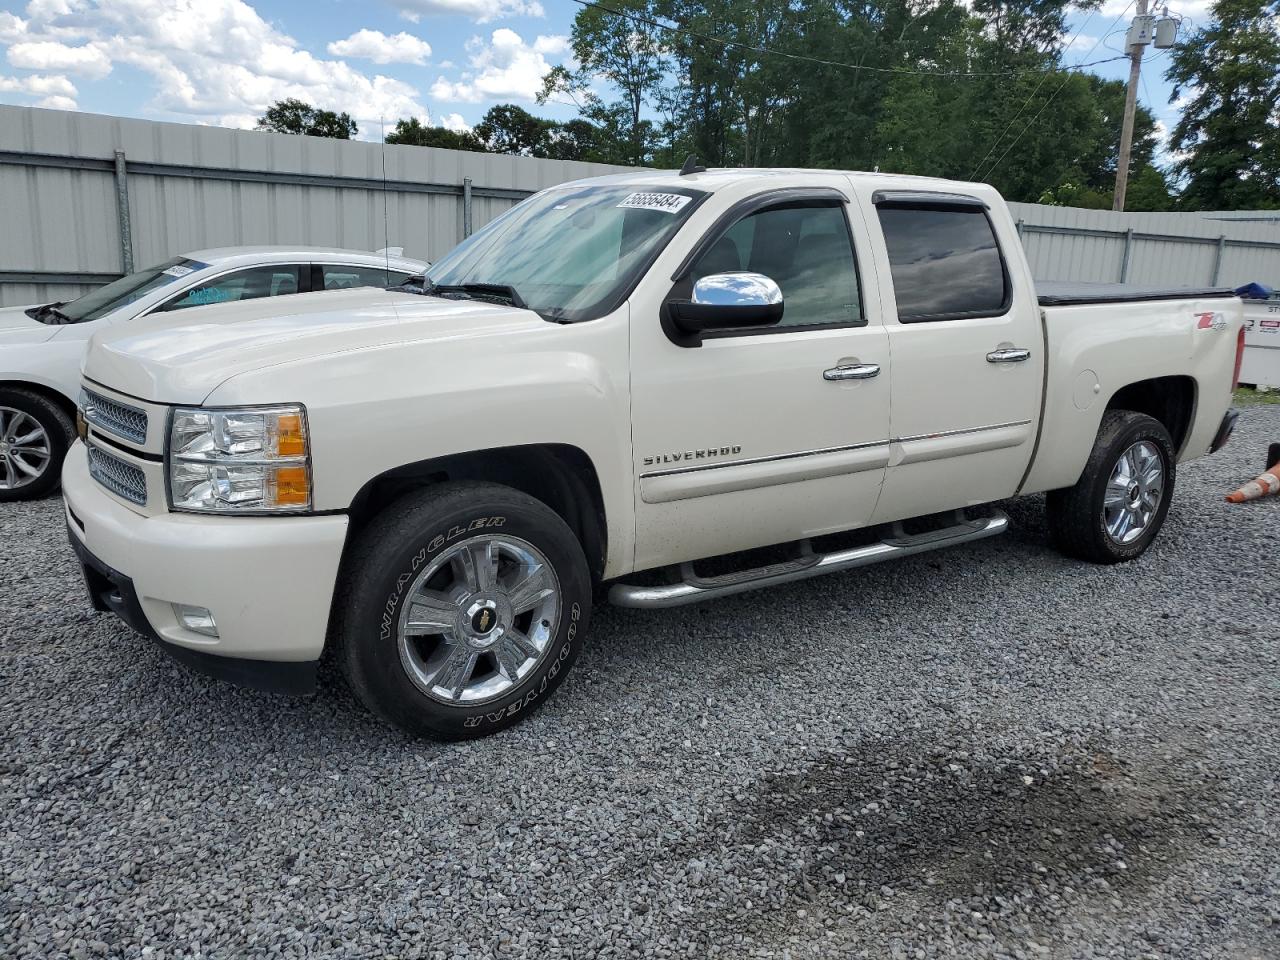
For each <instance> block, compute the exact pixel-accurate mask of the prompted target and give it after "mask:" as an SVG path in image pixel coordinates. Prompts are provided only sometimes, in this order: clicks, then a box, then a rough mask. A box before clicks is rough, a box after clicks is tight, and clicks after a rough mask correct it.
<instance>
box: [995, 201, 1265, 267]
mask: <svg viewBox="0 0 1280 960" xmlns="http://www.w3.org/2000/svg"><path fill="white" fill-rule="evenodd" d="M1009 207H1010V209H1011V210H1012V212H1013V216H1014V218H1015V219H1017V220H1018V221H1019V222H1020V228H1021V231H1022V245H1023V246H1024V247H1025V248H1026V251H1027V259H1028V260H1029V261H1030V262H1031V271H1032V273H1034V274H1035V276H1036V278H1037V279H1039V280H1075V281H1083V282H1096V283H1133V284H1140V285H1146V286H1171V287H1192V286H1206V285H1208V286H1229V287H1238V286H1240V285H1242V284H1245V283H1249V282H1252V281H1257V282H1260V283H1268V284H1272V285H1280V216H1278V215H1277V214H1276V213H1275V212H1274V211H1265V210H1263V211H1245V210H1238V211H1231V212H1227V213H1214V212H1205V213H1113V212H1112V211H1110V210H1082V209H1079V208H1077V207H1046V206H1041V205H1040V204H1035V203H1011V204H1009ZM1126 247H1128V255H1127V256H1126V254H1125V249H1126Z"/></svg>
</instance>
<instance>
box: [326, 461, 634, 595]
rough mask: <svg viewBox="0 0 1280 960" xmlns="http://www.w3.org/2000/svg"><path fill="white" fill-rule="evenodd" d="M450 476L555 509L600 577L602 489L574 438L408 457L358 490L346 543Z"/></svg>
mask: <svg viewBox="0 0 1280 960" xmlns="http://www.w3.org/2000/svg"><path fill="white" fill-rule="evenodd" d="M451 480H484V481H488V482H490V483H500V484H502V485H504V486H508V487H511V488H512V489H515V490H519V491H520V492H522V493H525V494H528V495H529V496H531V497H533V498H534V499H535V500H538V501H541V502H542V503H544V504H546V505H547V506H548V507H550V508H551V509H552V510H554V511H555V512H556V513H557V514H558V515H559V516H560V518H561V519H562V520H564V521H565V523H567V524H568V525H569V529H571V530H572V531H573V533H574V535H575V536H576V537H577V538H578V542H579V543H580V544H582V550H583V553H584V554H585V555H586V558H587V566H588V569H590V571H591V574H592V576H593V577H594V578H595V579H596V580H599V579H600V578H601V576H602V574H603V572H604V567H605V562H606V559H607V557H608V546H609V545H608V534H607V529H608V528H607V527H606V525H605V508H604V495H603V492H602V490H601V487H600V478H599V475H598V474H597V472H596V468H595V465H594V464H593V463H592V461H591V458H590V457H589V456H588V455H587V454H586V453H585V452H584V451H582V450H581V449H579V448H578V447H575V446H572V445H570V444H552V443H548V444H528V445H522V446H509V447H493V448H490V449H486V450H473V451H469V452H466V453H457V454H450V455H448V456H443V457H434V458H432V459H429V460H419V461H416V462H414V463H406V464H402V465H401V466H398V467H394V468H392V469H390V470H386V471H384V472H383V473H380V474H379V475H377V476H376V477H373V478H372V479H370V480H369V481H368V482H366V483H365V484H364V486H362V487H361V488H360V490H359V491H357V493H356V495H355V497H354V498H353V500H352V501H351V507H350V509H349V510H348V515H349V517H350V523H351V525H350V528H349V530H348V534H347V542H348V544H350V543H352V542H353V541H354V539H355V534H357V533H358V532H359V531H360V530H362V529H363V528H364V527H365V525H367V524H368V523H369V521H370V520H372V519H373V518H374V517H375V516H377V515H378V514H379V513H381V512H382V511H383V510H384V509H386V508H387V507H388V506H389V505H390V504H391V503H393V502H394V501H396V500H398V499H400V498H401V497H403V496H405V495H406V494H408V493H412V492H413V491H415V490H420V489H422V488H423V487H426V486H430V485H433V484H437V483H445V482H448V481H451Z"/></svg>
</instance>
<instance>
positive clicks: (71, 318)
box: [57, 257, 209, 323]
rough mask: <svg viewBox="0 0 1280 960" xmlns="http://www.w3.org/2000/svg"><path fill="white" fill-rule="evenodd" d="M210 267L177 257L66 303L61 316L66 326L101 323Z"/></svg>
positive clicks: (61, 307)
mask: <svg viewBox="0 0 1280 960" xmlns="http://www.w3.org/2000/svg"><path fill="white" fill-rule="evenodd" d="M208 266H209V264H207V263H201V262H200V261H199V260H188V259H187V258H186V257H174V258H173V259H172V260H166V261H165V262H164V263H161V264H157V265H156V266H154V267H147V269H145V270H139V271H138V272H137V273H131V274H129V275H128V276H127V277H121V278H120V279H119V280H116V281H114V282H112V283H108V284H107V285H106V286H105V287H99V288H98V289H97V290H94V291H93V292H92V293H86V294H85V295H84V296H83V297H81V298H80V299H79V300H72V301H71V302H70V303H64V304H62V306H60V307H59V308H58V311H57V312H58V313H60V314H61V315H62V316H63V317H65V318H66V319H65V321H64V322H66V323H83V322H85V321H86V320H97V319H99V318H100V317H105V316H106V315H107V314H108V313H110V312H111V311H112V310H116V309H118V308H119V307H123V306H125V305H126V304H129V303H133V302H134V301H135V300H140V299H142V298H143V297H145V296H146V295H147V294H148V293H150V292H151V291H153V290H158V289H159V288H160V287H167V286H168V285H169V284H171V283H177V282H178V281H179V280H181V279H182V278H183V277H185V276H187V275H189V274H191V273H194V272H195V271H197V270H204V269H207V268H208Z"/></svg>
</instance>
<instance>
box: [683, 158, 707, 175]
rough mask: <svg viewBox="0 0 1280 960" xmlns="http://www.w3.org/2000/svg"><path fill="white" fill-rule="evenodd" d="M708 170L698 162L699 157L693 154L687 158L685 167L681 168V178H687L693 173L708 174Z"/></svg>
mask: <svg viewBox="0 0 1280 960" xmlns="http://www.w3.org/2000/svg"><path fill="white" fill-rule="evenodd" d="M706 172H707V168H706V167H704V166H703V165H702V164H700V163H699V162H698V155H697V154H696V153H691V154H689V156H687V157H685V160H684V166H683V167H681V168H680V176H682V177H687V176H689V175H690V174H692V173H706Z"/></svg>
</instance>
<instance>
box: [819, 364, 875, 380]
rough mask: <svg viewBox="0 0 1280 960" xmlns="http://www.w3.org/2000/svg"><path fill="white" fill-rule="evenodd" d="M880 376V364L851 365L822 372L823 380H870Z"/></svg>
mask: <svg viewBox="0 0 1280 960" xmlns="http://www.w3.org/2000/svg"><path fill="white" fill-rule="evenodd" d="M879 375H880V364H878V363H849V364H845V365H844V366H840V367H832V368H831V369H830V370H823V371H822V379H823V380H870V379H871V378H872V377H878V376H879Z"/></svg>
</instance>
